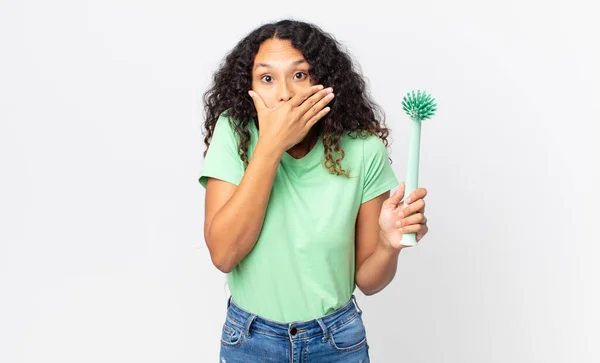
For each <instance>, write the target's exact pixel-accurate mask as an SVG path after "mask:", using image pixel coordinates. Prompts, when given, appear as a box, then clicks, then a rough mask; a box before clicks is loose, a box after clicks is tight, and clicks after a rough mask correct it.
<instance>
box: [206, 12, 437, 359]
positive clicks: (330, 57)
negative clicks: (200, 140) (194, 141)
mask: <svg viewBox="0 0 600 363" xmlns="http://www.w3.org/2000/svg"><path fill="white" fill-rule="evenodd" d="M213 82H214V83H213V85H212V87H211V89H209V91H208V92H207V93H206V94H205V98H204V100H205V104H206V106H205V112H206V122H205V129H206V137H205V143H206V145H207V150H206V151H205V152H204V156H205V160H204V165H203V168H202V172H201V175H200V179H199V181H200V183H201V184H202V186H203V187H205V188H206V206H205V222H204V238H205V240H206V243H207V245H208V249H209V251H210V255H211V259H212V262H213V264H214V265H215V266H216V267H217V268H218V269H219V270H221V271H223V272H225V273H227V274H228V275H227V276H228V282H229V288H230V291H231V297H230V298H229V301H228V303H227V317H226V320H225V323H224V325H223V330H222V336H221V362H226V363H234V362H288V361H289V362H305V361H311V362H368V361H369V354H368V349H369V346H368V344H367V339H366V333H365V328H364V325H363V321H362V311H361V310H360V308H359V307H358V305H357V304H356V300H355V298H354V295H353V292H354V289H355V287H356V286H358V288H359V289H360V290H361V291H362V292H363V293H364V294H366V295H372V294H375V293H377V292H378V291H381V290H382V289H383V288H384V287H385V286H386V285H388V284H389V283H390V282H391V280H392V279H393V277H394V275H395V272H396V266H397V262H398V255H399V252H400V250H401V249H402V248H405V247H406V246H403V245H402V244H401V239H402V233H407V232H416V233H417V241H419V240H420V239H421V238H423V236H424V235H425V234H426V233H427V219H426V218H425V216H424V214H423V213H424V209H425V202H424V199H423V198H424V197H425V195H426V190H425V189H423V188H419V189H417V190H416V191H414V192H413V193H412V195H410V196H409V199H407V202H408V203H409V206H408V207H406V208H405V207H404V204H403V201H402V199H403V197H404V183H402V185H400V188H399V189H398V190H397V191H396V192H395V193H394V195H392V196H391V197H390V190H391V189H392V188H393V187H395V186H397V185H398V180H397V179H396V176H395V175H394V172H393V170H392V168H391V165H390V161H389V160H388V154H387V149H386V147H387V145H388V143H387V136H388V134H389V129H388V128H386V127H385V124H384V121H383V119H382V117H381V116H379V115H378V114H379V113H381V112H379V110H378V108H377V106H376V105H375V104H374V103H373V102H372V101H371V100H370V98H369V96H368V94H367V92H366V90H365V82H364V80H363V79H362V77H361V75H360V74H359V73H358V71H356V70H355V69H354V67H353V65H352V61H351V59H350V57H349V56H348V55H347V54H346V53H344V52H343V51H342V50H341V47H340V45H339V44H338V43H337V42H336V41H335V40H334V38H333V37H332V36H330V35H328V34H326V33H324V32H323V31H322V30H321V29H320V28H318V27H317V26H315V25H312V24H308V23H304V22H299V21H292V20H283V21H280V22H277V23H272V24H266V25H263V26H261V27H259V28H258V29H256V30H254V31H252V32H251V33H249V34H248V35H247V36H246V37H245V38H244V39H242V40H241V41H240V42H239V43H238V44H237V45H236V46H235V47H234V49H233V50H232V51H231V52H230V53H229V54H228V55H227V57H226V58H225V60H224V62H223V64H222V65H221V67H220V69H219V70H218V71H217V72H216V73H215V75H214V79H213Z"/></svg>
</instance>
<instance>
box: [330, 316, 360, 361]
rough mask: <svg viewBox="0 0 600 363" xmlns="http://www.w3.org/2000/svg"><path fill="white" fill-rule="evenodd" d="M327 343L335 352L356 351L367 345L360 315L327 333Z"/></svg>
mask: <svg viewBox="0 0 600 363" xmlns="http://www.w3.org/2000/svg"><path fill="white" fill-rule="evenodd" d="M329 341H330V342H331V345H332V346H333V348H334V349H335V350H337V351H341V352H348V351H352V350H357V349H360V348H361V347H363V346H364V345H365V344H367V332H366V331H365V326H364V324H363V321H362V318H361V316H360V315H358V314H357V315H356V316H355V317H354V318H352V320H350V321H349V322H347V323H346V324H344V325H342V326H341V327H339V328H337V329H335V330H332V331H330V332H329Z"/></svg>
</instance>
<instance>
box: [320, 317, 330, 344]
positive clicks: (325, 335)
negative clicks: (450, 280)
mask: <svg viewBox="0 0 600 363" xmlns="http://www.w3.org/2000/svg"><path fill="white" fill-rule="evenodd" d="M317 323H319V325H320V326H321V329H323V343H325V342H326V341H327V338H328V333H327V327H326V326H325V323H323V320H321V318H319V319H317Z"/></svg>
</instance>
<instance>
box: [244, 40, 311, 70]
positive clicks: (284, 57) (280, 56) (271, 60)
mask: <svg viewBox="0 0 600 363" xmlns="http://www.w3.org/2000/svg"><path fill="white" fill-rule="evenodd" d="M300 59H304V56H303V55H302V52H301V51H300V50H298V49H296V48H294V47H293V46H292V42H291V41H290V40H287V39H267V40H265V41H264V42H262V44H261V45H260V47H259V48H258V52H257V53H256V56H255V57H254V64H255V65H256V64H257V63H268V64H271V65H273V66H277V67H285V66H289V65H292V63H293V62H294V61H297V60H300Z"/></svg>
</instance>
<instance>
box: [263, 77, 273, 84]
mask: <svg viewBox="0 0 600 363" xmlns="http://www.w3.org/2000/svg"><path fill="white" fill-rule="evenodd" d="M261 80H263V81H265V82H267V83H271V81H272V80H273V77H271V76H269V75H264V76H262V77H261Z"/></svg>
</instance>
